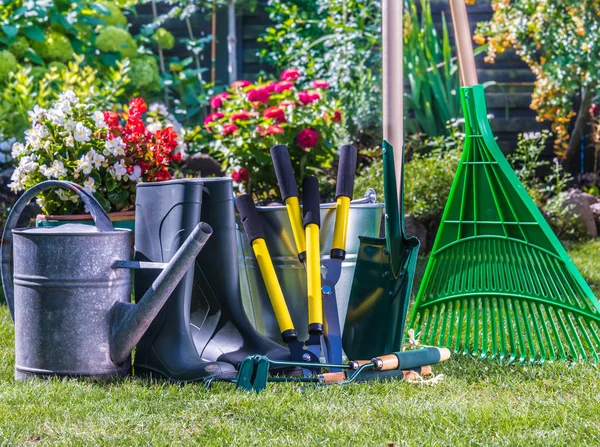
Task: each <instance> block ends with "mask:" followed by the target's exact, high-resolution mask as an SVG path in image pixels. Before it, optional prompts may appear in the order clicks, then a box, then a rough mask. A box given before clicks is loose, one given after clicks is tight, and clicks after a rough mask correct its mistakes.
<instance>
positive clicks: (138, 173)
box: [127, 165, 142, 182]
mask: <svg viewBox="0 0 600 447" xmlns="http://www.w3.org/2000/svg"><path fill="white" fill-rule="evenodd" d="M127 176H128V177H129V180H132V181H134V182H139V181H140V180H141V179H142V168H140V167H139V166H138V165H134V166H133V172H132V173H131V174H128V175H127Z"/></svg>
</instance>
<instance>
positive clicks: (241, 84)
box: [231, 80, 252, 90]
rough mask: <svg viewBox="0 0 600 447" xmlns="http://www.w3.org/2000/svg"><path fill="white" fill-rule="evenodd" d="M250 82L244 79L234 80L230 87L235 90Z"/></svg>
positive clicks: (246, 85)
mask: <svg viewBox="0 0 600 447" xmlns="http://www.w3.org/2000/svg"><path fill="white" fill-rule="evenodd" d="M250 84H252V82H250V81H246V80H241V81H235V82H233V83H232V84H231V88H233V89H235V90H237V89H241V88H244V87H248V86H249V85H250Z"/></svg>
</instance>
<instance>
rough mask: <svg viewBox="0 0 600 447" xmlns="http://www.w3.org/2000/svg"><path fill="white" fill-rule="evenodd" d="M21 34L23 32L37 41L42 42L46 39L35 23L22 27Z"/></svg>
mask: <svg viewBox="0 0 600 447" xmlns="http://www.w3.org/2000/svg"><path fill="white" fill-rule="evenodd" d="M23 34H25V36H26V37H27V38H28V39H31V40H35V41H37V42H43V41H44V40H46V36H45V34H44V30H42V29H41V28H40V27H38V26H35V25H34V26H28V27H27V28H23Z"/></svg>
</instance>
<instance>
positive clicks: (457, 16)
mask: <svg viewBox="0 0 600 447" xmlns="http://www.w3.org/2000/svg"><path fill="white" fill-rule="evenodd" d="M450 12H451V13H452V24H453V25H454V36H455V38H456V53H457V54H458V68H459V72H460V83H461V84H462V85H463V86H465V87H471V86H474V85H477V84H479V82H478V81H477V69H476V68H475V56H474V55H473V43H472V41H471V28H470V27H469V17H468V16H467V6H466V5H465V0H450Z"/></svg>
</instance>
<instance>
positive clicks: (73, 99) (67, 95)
mask: <svg viewBox="0 0 600 447" xmlns="http://www.w3.org/2000/svg"><path fill="white" fill-rule="evenodd" d="M58 100H59V101H60V102H70V103H77V102H79V98H78V97H77V95H76V94H75V92H73V90H67V91H66V92H62V93H61V94H60V95H58Z"/></svg>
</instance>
